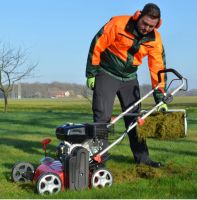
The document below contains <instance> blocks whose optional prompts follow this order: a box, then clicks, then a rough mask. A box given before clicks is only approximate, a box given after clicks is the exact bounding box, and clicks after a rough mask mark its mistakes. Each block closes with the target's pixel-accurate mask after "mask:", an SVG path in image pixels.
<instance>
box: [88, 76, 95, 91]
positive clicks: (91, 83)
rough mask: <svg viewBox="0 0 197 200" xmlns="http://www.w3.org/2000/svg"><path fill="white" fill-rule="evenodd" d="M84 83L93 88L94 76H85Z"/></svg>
mask: <svg viewBox="0 0 197 200" xmlns="http://www.w3.org/2000/svg"><path fill="white" fill-rule="evenodd" d="M86 85H87V87H88V88H89V89H91V90H93V89H94V85H95V77H91V78H87V82H86Z"/></svg>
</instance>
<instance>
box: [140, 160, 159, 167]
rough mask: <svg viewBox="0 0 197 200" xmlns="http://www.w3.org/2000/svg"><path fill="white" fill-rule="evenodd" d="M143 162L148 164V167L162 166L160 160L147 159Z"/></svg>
mask: <svg viewBox="0 0 197 200" xmlns="http://www.w3.org/2000/svg"><path fill="white" fill-rule="evenodd" d="M143 164H145V165H148V166H150V167H155V168H159V167H162V166H163V164H161V163H160V162H155V161H152V160H147V161H146V162H144V163H143Z"/></svg>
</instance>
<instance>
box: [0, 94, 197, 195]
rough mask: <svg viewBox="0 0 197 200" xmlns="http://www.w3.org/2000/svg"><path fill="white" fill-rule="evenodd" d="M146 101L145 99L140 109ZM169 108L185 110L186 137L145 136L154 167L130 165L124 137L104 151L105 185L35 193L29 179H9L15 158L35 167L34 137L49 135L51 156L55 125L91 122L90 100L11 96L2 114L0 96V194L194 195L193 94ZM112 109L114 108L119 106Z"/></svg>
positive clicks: (38, 151)
mask: <svg viewBox="0 0 197 200" xmlns="http://www.w3.org/2000/svg"><path fill="white" fill-rule="evenodd" d="M151 106H152V100H151V99H148V100H147V101H146V102H145V103H144V104H143V107H144V108H149V107H151ZM170 108H181V109H186V110H187V114H188V136H187V137H186V138H180V139H176V140H158V139H157V140H156V139H147V143H148V147H149V151H150V155H151V157H152V158H153V159H154V160H158V161H161V162H163V163H165V166H164V167H163V168H160V169H154V168H149V167H146V166H136V165H135V164H134V161H133V157H132V155H131V152H130V148H129V143H128V139H127V138H125V139H124V140H123V141H122V142H121V143H120V144H119V145H117V146H115V147H114V148H112V149H111V150H110V154H111V156H110V159H109V161H108V162H107V168H108V169H109V170H110V171H111V172H112V174H113V178H114V183H113V185H112V187H110V188H104V189H87V190H84V191H69V190H67V191H65V192H61V193H59V194H57V195H50V196H40V195H38V194H36V193H35V185H34V184H33V183H23V184H22V183H13V182H12V181H11V179H10V174H11V169H12V166H13V164H14V163H15V162H18V161H27V162H31V163H33V164H34V165H35V166H37V165H38V164H39V160H40V158H42V156H43V150H42V146H41V143H40V141H41V140H42V139H43V138H45V137H51V139H52V143H51V144H49V146H48V154H49V155H50V156H52V157H54V156H55V149H56V146H57V145H58V142H59V141H58V140H57V139H56V137H55V133H54V132H55V128H56V126H58V125H60V124H64V123H65V122H75V123H83V122H91V121H92V113H91V104H90V103H89V102H88V101H86V100H83V99H80V100H77V99H69V100H57V99H49V100H11V101H10V102H9V109H8V110H9V111H8V113H3V101H2V100H0V198H2V199H8V198H13V199H17V198H20V199H22V198H30V199H31V198H34V199H41V198H52V199H55V198H58V199H63V198H64V199H71V198H73V199H84V198H88V199H91V198H96V199H104V198H106V199H107V198H110V199H112V198H118V199H121V198H122V199H124V198H127V199H128V198H140V199H142V198H152V199H154V198H157V199H158V198H159V199H162V198H165V199H166V198H171V199H172V198H175V199H178V198H180V199H186V198H192V199H196V198H197V97H175V100H174V102H173V103H172V104H170ZM114 113H115V114H118V113H120V110H119V105H118V103H116V105H115V106H114ZM116 130H117V132H116V134H115V135H113V136H112V139H113V138H116V137H117V136H118V135H120V134H121V133H122V131H123V130H124V128H123V122H119V123H118V124H117V125H116Z"/></svg>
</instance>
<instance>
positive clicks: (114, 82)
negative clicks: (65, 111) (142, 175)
mask: <svg viewBox="0 0 197 200" xmlns="http://www.w3.org/2000/svg"><path fill="white" fill-rule="evenodd" d="M116 95H117V97H118V99H119V101H120V105H121V108H122V111H125V110H126V109H127V108H128V107H130V106H131V105H133V104H134V103H135V102H136V101H138V100H139V99H140V90H139V83H138V80H136V79H135V80H130V81H121V80H118V79H116V78H114V77H112V76H111V75H108V74H107V73H105V72H104V71H100V72H99V73H98V74H97V75H96V81H95V88H94V93H93V104H92V110H93V119H94V122H105V123H109V122H110V120H111V115H112V111H113V104H114V101H115V97H116ZM139 110H140V106H139V107H138V108H136V109H135V110H132V111H131V112H139ZM135 120H136V117H132V116H125V117H124V122H125V127H126V128H127V127H128V126H129V124H131V123H132V122H134V121H135ZM128 136H129V141H130V148H131V151H132V152H133V155H134V160H135V162H136V163H141V162H145V161H146V160H148V158H149V153H148V147H147V145H146V141H145V140H140V141H139V140H138V136H137V133H136V128H133V129H132V130H131V131H130V132H129V133H128Z"/></svg>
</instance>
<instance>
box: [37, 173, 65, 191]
mask: <svg viewBox="0 0 197 200" xmlns="http://www.w3.org/2000/svg"><path fill="white" fill-rule="evenodd" d="M36 189H37V192H38V194H55V193H58V192H60V191H61V189H62V181H61V179H60V177H59V176H58V175H57V174H55V173H51V172H47V173H44V174H42V175H41V176H40V177H39V179H38V181H37V183H36Z"/></svg>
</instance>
